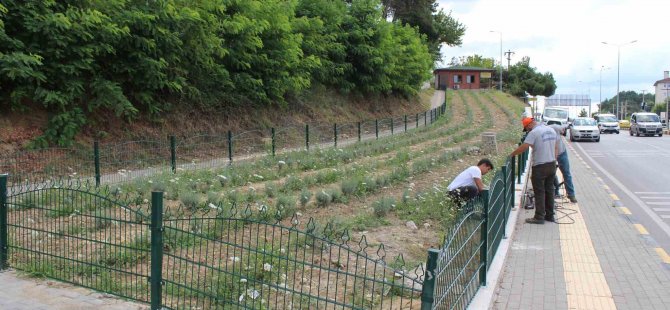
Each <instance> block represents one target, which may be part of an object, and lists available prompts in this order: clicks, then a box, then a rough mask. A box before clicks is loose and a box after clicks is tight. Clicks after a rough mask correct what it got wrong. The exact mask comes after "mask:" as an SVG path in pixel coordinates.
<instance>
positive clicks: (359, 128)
mask: <svg viewBox="0 0 670 310" xmlns="http://www.w3.org/2000/svg"><path fill="white" fill-rule="evenodd" d="M358 142H361V122H358Z"/></svg>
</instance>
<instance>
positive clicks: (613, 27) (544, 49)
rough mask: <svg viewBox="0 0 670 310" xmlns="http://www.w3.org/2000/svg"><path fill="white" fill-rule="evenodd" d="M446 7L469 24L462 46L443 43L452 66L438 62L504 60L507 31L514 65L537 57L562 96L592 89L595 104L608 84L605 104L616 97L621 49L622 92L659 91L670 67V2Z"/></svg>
mask: <svg viewBox="0 0 670 310" xmlns="http://www.w3.org/2000/svg"><path fill="white" fill-rule="evenodd" d="M438 5H439V8H441V9H444V11H445V12H450V11H451V15H452V17H454V18H456V19H457V20H458V21H459V22H461V23H462V24H463V25H465V26H466V28H467V29H466V31H465V35H464V36H463V38H462V39H463V44H462V45H461V46H460V47H446V46H443V48H442V56H443V59H444V63H441V64H438V67H446V66H448V65H447V64H448V62H449V61H450V60H451V58H452V57H460V56H469V55H474V54H478V55H482V56H484V57H487V58H494V59H495V60H496V61H497V62H498V61H499V60H500V45H501V44H500V42H501V40H500V33H502V49H503V52H506V51H508V50H511V51H512V52H514V54H513V55H512V59H511V61H510V62H511V64H514V63H516V62H518V61H520V60H521V58H522V57H524V56H528V57H530V65H531V66H532V67H535V68H536V69H537V71H538V72H542V73H545V72H550V73H552V74H553V76H554V79H555V80H556V85H557V89H556V92H555V93H556V94H588V95H590V97H591V100H592V103H593V105H594V106H595V104H596V103H598V102H600V97H601V94H600V92H601V87H602V100H603V101H604V100H606V99H609V98H612V97H614V96H616V93H617V50H618V51H619V52H620V65H619V66H618V68H619V70H620V78H619V89H620V90H621V91H629V90H630V91H635V92H638V93H642V90H644V91H645V92H646V93H654V91H655V89H654V86H653V85H654V83H655V82H656V81H658V80H661V79H663V71H669V70H670V0H664V1H661V0H562V1H554V0H534V1H533V0H438ZM492 30H493V31H497V32H491V31H492ZM634 40H637V42H635V43H630V44H628V42H631V41H634ZM603 41H604V42H608V43H611V45H605V44H603V43H602V42H603ZM617 44H622V45H621V46H620V47H619V48H617ZM506 57H507V56H505V55H503V64H504V65H505V66H507V59H506ZM603 66H604V69H603V70H602V72H601V68H602V67H603ZM601 73H602V78H601ZM601 85H602V86H601Z"/></svg>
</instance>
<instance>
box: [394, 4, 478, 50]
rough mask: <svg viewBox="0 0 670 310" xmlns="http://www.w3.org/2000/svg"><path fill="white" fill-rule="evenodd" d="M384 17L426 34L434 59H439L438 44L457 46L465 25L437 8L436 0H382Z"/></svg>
mask: <svg viewBox="0 0 670 310" xmlns="http://www.w3.org/2000/svg"><path fill="white" fill-rule="evenodd" d="M382 4H383V8H384V12H383V13H384V17H385V18H390V19H392V20H394V21H400V22H401V23H403V24H409V25H410V26H413V27H417V28H418V29H419V32H420V33H422V34H424V35H426V38H427V40H428V47H429V50H430V52H431V54H432V55H433V58H434V60H435V61H438V60H441V55H440V46H441V45H442V44H446V45H448V46H459V45H461V43H462V37H463V35H464V34H465V29H466V27H465V26H464V25H463V24H461V23H460V22H459V21H458V20H457V19H455V18H453V17H452V16H451V13H445V12H444V10H439V11H438V7H437V1H436V0H382Z"/></svg>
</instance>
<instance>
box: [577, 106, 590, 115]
mask: <svg viewBox="0 0 670 310" xmlns="http://www.w3.org/2000/svg"><path fill="white" fill-rule="evenodd" d="M587 116H589V112H587V111H586V109H584V108H582V110H581V111H579V117H587Z"/></svg>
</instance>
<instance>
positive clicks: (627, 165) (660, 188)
mask: <svg viewBox="0 0 670 310" xmlns="http://www.w3.org/2000/svg"><path fill="white" fill-rule="evenodd" d="M571 143H572V146H573V147H574V149H575V150H576V151H577V152H578V153H579V154H580V155H581V156H582V158H584V160H585V161H586V163H587V164H589V165H590V166H591V168H592V169H593V170H594V171H595V172H596V174H597V175H598V176H599V177H600V178H602V179H603V180H604V181H605V183H606V184H607V185H608V186H609V187H610V189H611V191H612V192H613V193H614V194H615V195H616V196H617V197H618V199H619V200H620V201H619V203H620V204H621V205H622V206H624V207H626V208H628V209H629V210H630V212H631V213H632V216H633V218H635V220H636V221H637V223H639V224H642V225H643V226H644V227H645V228H646V229H647V230H648V231H649V236H650V237H651V240H652V242H656V243H657V244H658V246H660V247H662V248H664V249H665V251H666V252H669V253H670V137H669V135H663V137H658V136H655V137H636V136H630V135H629V132H628V131H626V130H623V131H621V133H620V134H618V135H617V134H603V135H601V138H600V142H571ZM576 177H579V176H576ZM594 181H595V180H594ZM576 194H577V199H579V194H580V193H579V189H576ZM613 199H614V197H613ZM617 204H618V203H617Z"/></svg>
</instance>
